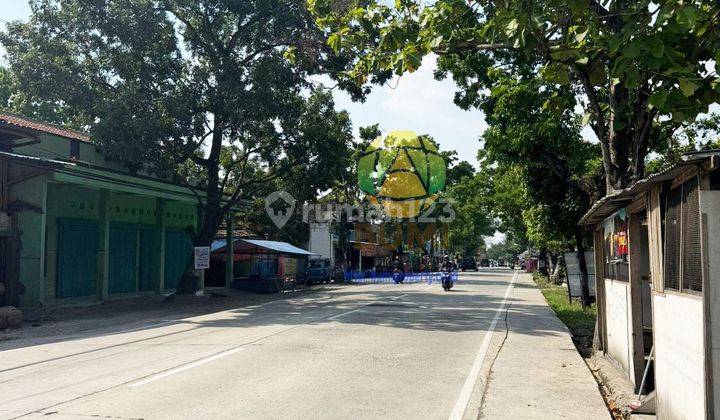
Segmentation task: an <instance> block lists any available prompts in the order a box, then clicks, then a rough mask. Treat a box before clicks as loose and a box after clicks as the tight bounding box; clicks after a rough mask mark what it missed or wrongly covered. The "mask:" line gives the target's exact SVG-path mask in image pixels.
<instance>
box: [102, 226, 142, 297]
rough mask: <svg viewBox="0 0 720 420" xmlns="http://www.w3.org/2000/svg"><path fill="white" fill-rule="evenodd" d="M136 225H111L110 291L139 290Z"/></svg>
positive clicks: (127, 291) (126, 291)
mask: <svg viewBox="0 0 720 420" xmlns="http://www.w3.org/2000/svg"><path fill="white" fill-rule="evenodd" d="M137 235H138V230H137V228H136V227H134V226H126V225H120V224H117V225H116V224H112V225H110V267H109V273H108V292H109V293H131V292H136V291H137V281H136V277H137V254H136V252H137V241H138V237H137Z"/></svg>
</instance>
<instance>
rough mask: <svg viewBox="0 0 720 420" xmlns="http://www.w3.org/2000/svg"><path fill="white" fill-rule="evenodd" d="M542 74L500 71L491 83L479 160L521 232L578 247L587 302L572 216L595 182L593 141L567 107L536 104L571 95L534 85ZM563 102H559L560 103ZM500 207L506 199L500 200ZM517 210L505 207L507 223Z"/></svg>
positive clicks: (581, 240) (554, 245)
mask: <svg viewBox="0 0 720 420" xmlns="http://www.w3.org/2000/svg"><path fill="white" fill-rule="evenodd" d="M542 83H543V82H542V81H539V80H537V79H530V80H518V79H514V78H512V77H505V78H502V79H499V80H498V83H497V84H496V85H495V86H494V87H493V88H492V89H491V92H490V94H489V98H488V99H487V100H486V101H485V102H483V104H482V109H483V111H484V112H485V114H486V116H487V121H488V125H489V127H488V129H487V130H486V131H485V133H483V142H484V150H483V151H482V153H480V156H481V157H482V158H484V159H486V160H487V162H485V163H484V165H483V166H484V167H488V166H491V167H493V168H494V174H495V177H496V179H498V175H499V179H500V180H501V181H506V180H505V179H503V177H508V179H509V180H510V183H509V185H508V184H507V183H506V184H504V185H502V184H501V185H500V188H501V191H504V192H505V193H506V194H505V196H504V197H502V198H501V200H496V202H499V201H508V202H510V203H513V204H512V205H514V206H517V207H518V208H519V209H520V210H519V211H520V212H521V214H520V216H519V217H520V218H521V219H522V223H523V225H524V231H525V234H526V235H527V239H528V240H529V241H530V242H531V243H532V244H534V245H535V246H536V247H538V248H539V249H540V253H541V254H546V253H547V251H548V250H550V249H554V250H556V251H563V250H565V249H567V248H568V247H570V245H571V244H572V246H573V247H574V248H575V249H576V250H577V252H578V258H579V260H580V267H581V271H582V272H583V273H584V275H583V282H582V283H583V299H584V302H587V301H588V298H589V289H588V284H587V269H586V268H585V261H584V255H585V243H586V242H587V238H586V234H585V232H584V230H583V229H582V228H581V227H580V226H579V225H578V221H579V220H580V218H581V217H582V215H583V214H585V212H587V210H588V208H589V207H590V203H591V199H592V197H593V196H594V195H595V194H596V193H597V190H598V185H597V183H595V182H594V180H593V176H594V175H595V174H596V173H597V172H599V168H598V166H599V165H597V164H596V163H595V161H596V159H595V156H596V155H597V146H596V145H593V144H591V143H588V142H586V141H584V140H582V138H581V137H580V127H579V124H578V121H577V118H576V117H575V115H574V114H573V113H572V112H569V111H565V112H563V113H557V112H554V111H552V110H549V109H546V108H543V106H542V104H543V103H544V102H545V101H546V100H547V99H548V98H549V97H556V98H558V99H559V100H562V101H566V102H568V103H571V102H572V101H573V97H572V96H571V95H569V94H567V93H563V92H562V91H553V90H542V89H539V86H541V85H542ZM565 108H566V109H567V106H566V107H565ZM502 208H503V209H507V207H506V206H503V207H502ZM517 212H518V209H517V208H516V209H510V211H509V212H508V213H506V214H509V216H510V224H511V225H513V224H516V223H517V218H518V213H517Z"/></svg>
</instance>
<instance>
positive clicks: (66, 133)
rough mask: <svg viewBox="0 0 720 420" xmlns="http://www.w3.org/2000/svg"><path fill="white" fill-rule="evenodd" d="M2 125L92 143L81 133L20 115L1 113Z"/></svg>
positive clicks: (0, 121)
mask: <svg viewBox="0 0 720 420" xmlns="http://www.w3.org/2000/svg"><path fill="white" fill-rule="evenodd" d="M2 125H11V126H15V127H20V128H24V129H29V130H33V131H40V132H43V133H47V134H53V135H56V136H59V137H65V138H68V139H74V140H80V141H82V142H86V143H91V141H90V136H89V135H87V134H86V133H82V132H80V131H76V130H72V129H69V128H65V127H60V126H57V125H54V124H50V123H46V122H42V121H37V120H33V119H31V118H27V117H21V116H19V115H13V114H8V113H0V127H1V126H2Z"/></svg>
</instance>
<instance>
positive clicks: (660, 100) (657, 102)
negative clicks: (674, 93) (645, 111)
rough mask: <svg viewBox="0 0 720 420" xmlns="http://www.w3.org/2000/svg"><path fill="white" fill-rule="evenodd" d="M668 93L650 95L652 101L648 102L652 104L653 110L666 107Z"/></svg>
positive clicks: (660, 92)
mask: <svg viewBox="0 0 720 420" xmlns="http://www.w3.org/2000/svg"><path fill="white" fill-rule="evenodd" d="M667 96H668V91H667V90H659V91H657V92H655V93H653V94H652V95H650V99H648V102H649V103H650V106H652V107H653V108H662V107H663V106H665V102H666V101H667Z"/></svg>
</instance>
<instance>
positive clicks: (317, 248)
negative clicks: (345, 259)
mask: <svg viewBox="0 0 720 420" xmlns="http://www.w3.org/2000/svg"><path fill="white" fill-rule="evenodd" d="M310 252H312V253H314V254H318V255H321V256H322V257H323V258H330V265H331V266H332V265H334V261H333V252H332V237H331V235H330V224H329V223H310Z"/></svg>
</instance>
